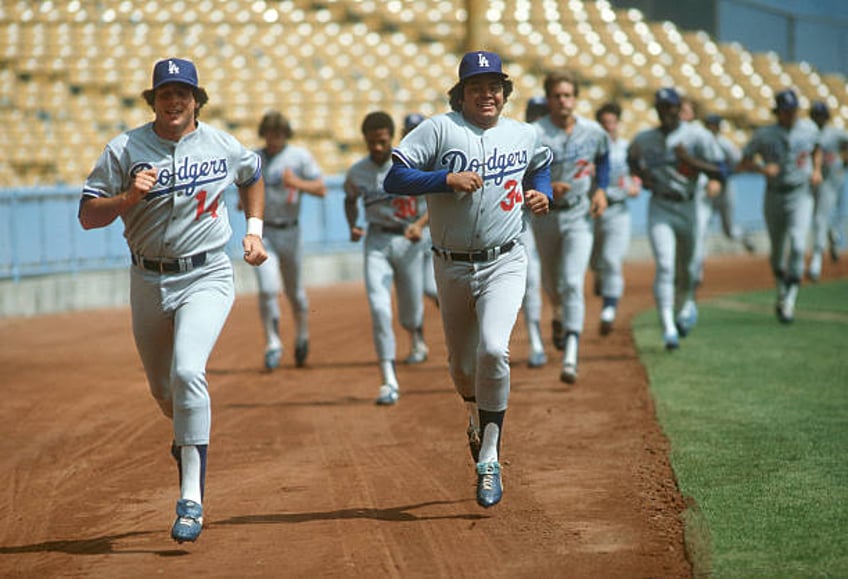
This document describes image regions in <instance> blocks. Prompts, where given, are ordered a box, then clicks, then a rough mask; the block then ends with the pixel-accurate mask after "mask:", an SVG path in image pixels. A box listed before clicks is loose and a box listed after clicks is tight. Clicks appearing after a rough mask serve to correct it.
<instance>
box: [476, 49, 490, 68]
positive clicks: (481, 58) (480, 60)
mask: <svg viewBox="0 0 848 579" xmlns="http://www.w3.org/2000/svg"><path fill="white" fill-rule="evenodd" d="M477 66H479V67H480V68H489V59H488V58H486V55H485V54H483V53H482V52H480V53H478V54H477Z"/></svg>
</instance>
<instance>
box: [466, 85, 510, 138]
mask: <svg viewBox="0 0 848 579" xmlns="http://www.w3.org/2000/svg"><path fill="white" fill-rule="evenodd" d="M503 107H504V90H503V79H502V77H501V76H500V75H498V74H480V75H477V76H472V77H471V78H470V79H468V80H467V81H465V85H464V87H463V89H462V116H464V117H465V118H466V119H467V120H469V121H470V122H471V123H473V124H475V125H477V126H478V127H482V128H484V129H486V128H489V127H493V126H495V125H496V124H497V122H498V117H500V115H501V111H502V110H503Z"/></svg>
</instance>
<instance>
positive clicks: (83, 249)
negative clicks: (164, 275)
mask: <svg viewBox="0 0 848 579" xmlns="http://www.w3.org/2000/svg"><path fill="white" fill-rule="evenodd" d="M343 179H344V177H343V176H342V175H334V176H330V177H327V178H326V183H327V196H326V197H325V198H324V199H316V198H315V197H312V196H310V195H305V196H304V199H303V202H302V206H301V214H300V222H301V225H302V234H303V243H304V251H305V253H306V254H316V253H318V254H320V253H329V252H347V251H350V252H355V251H362V246H361V245H358V244H357V245H354V244H352V243H350V241H349V233H348V226H347V220H346V219H345V212H344V193H343V191H342V182H343ZM732 179H733V182H734V185H735V189H736V211H735V213H736V219H737V221H738V222H739V223H740V224H741V225H743V226H744V227H745V228H747V229H749V230H752V231H759V230H762V229H763V217H762V199H763V186H764V182H763V180H762V178H761V177H758V176H755V175H734V176H733V177H732ZM80 194H81V187H80V186H77V187H74V186H65V185H57V186H45V187H30V188H21V189H0V280H13V281H18V280H20V279H21V278H24V277H33V276H40V275H48V274H56V273H75V272H82V271H92V270H102V269H114V268H122V267H127V266H128V265H129V252H128V250H127V246H126V242H125V241H124V237H123V223H122V222H121V221H120V220H117V221H116V222H115V223H113V224H112V225H110V226H108V227H104V228H102V229H93V230H89V231H85V230H83V229H82V227H81V226H80V224H79V222H78V221H77V208H78V205H79V199H80ZM648 199H649V194H647V193H643V194H642V195H640V196H639V197H637V198H636V199H633V200H631V201H629V203H630V206H631V210H632V216H633V226H632V229H633V236H634V237H636V238H638V237H644V236H645V235H646V234H647V224H646V220H647V213H648V212H647V203H648ZM237 201H238V193H237V192H236V190H235V188H231V189H230V190H228V191H227V192H226V195H225V202H226V203H227V206H228V208H229V210H230V223H231V224H232V227H233V237H232V239H231V240H230V243H229V244H228V246H227V251H228V252H229V254H230V255H231V256H233V257H236V258H240V257H241V253H242V249H241V238H242V237H243V236H244V231H245V221H244V219H243V218H241V214H240V213H238V211H237V210H236V205H237ZM360 216H362V211H361V210H360ZM713 227H717V223H715V222H714V223H713Z"/></svg>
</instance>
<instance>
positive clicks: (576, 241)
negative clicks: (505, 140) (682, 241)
mask: <svg viewBox="0 0 848 579" xmlns="http://www.w3.org/2000/svg"><path fill="white" fill-rule="evenodd" d="M533 124H534V126H535V127H536V129H537V131H538V133H539V137H540V139H541V142H542V143H543V144H544V145H546V146H547V147H549V148H550V150H551V152H552V154H553V161H552V163H551V182H552V183H555V182H563V183H567V184H568V185H569V186H570V189H569V190H568V192H567V193H566V194H565V195H563V196H562V197H561V198H559V199H557V200H555V201H554V203H553V205H552V206H551V211H550V213H548V214H547V215H545V216H543V217H540V218H539V219H537V220H536V221H535V223H534V226H533V232H534V234H535V236H536V248H537V250H538V251H539V261H540V263H541V265H542V287H543V288H544V289H545V293H546V294H547V296H548V298H549V299H550V301H551V304H552V305H553V308H554V311H555V312H559V311H561V312H562V326H563V328H564V329H565V332H566V345H565V348H564V349H565V352H564V354H563V366H569V367H570V368H573V372H574V373H575V375H576V366H577V341H578V339H579V336H580V333H581V332H582V331H583V324H584V319H585V315H586V300H585V297H584V295H583V286H584V284H585V279H586V269H587V268H588V267H589V258H590V256H591V254H592V240H593V234H592V227H593V226H592V217H591V216H590V215H589V209H590V205H591V202H590V198H591V195H592V194H593V193H594V192H595V189H596V187H598V186H600V187H601V188H605V187H606V186H607V185H608V179H609V164H608V156H609V155H608V154H609V135H607V133H606V131H604V129H603V128H602V127H601V125H599V124H598V123H597V122H595V121H593V120H590V119H587V118H584V117H581V116H578V115H574V125H573V126H572V127H571V130H570V131H566V130H564V129H563V128H561V127H559V126H557V125H555V124H554V123H553V121H551V117H550V116H545V117H542V118H541V119H539V120H537V121H535V122H534V123H533ZM601 159H603V161H601ZM596 173H597V174H596ZM601 173H602V174H601ZM569 334H571V335H572V337H570V338H569ZM569 341H571V345H569ZM568 380H569V381H570V380H572V378H569V379H568Z"/></svg>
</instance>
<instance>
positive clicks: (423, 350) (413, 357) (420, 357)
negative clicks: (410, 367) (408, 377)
mask: <svg viewBox="0 0 848 579" xmlns="http://www.w3.org/2000/svg"><path fill="white" fill-rule="evenodd" d="M429 355H430V349H429V348H428V347H427V344H424V343H421V344H418V345H416V346H415V347H414V348H412V351H411V352H410V353H409V356H407V357H406V359H405V360H404V361H403V363H404V364H421V363H422V362H426V361H427V358H428V357H429Z"/></svg>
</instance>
